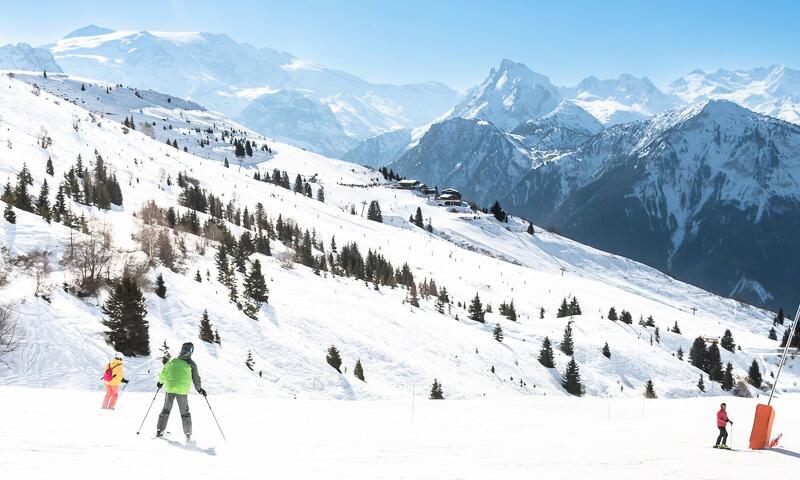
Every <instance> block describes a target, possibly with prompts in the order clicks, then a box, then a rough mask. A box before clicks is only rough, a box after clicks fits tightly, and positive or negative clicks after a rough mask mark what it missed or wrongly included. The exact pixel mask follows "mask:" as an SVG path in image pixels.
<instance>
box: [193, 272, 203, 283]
mask: <svg viewBox="0 0 800 480" xmlns="http://www.w3.org/2000/svg"><path fill="white" fill-rule="evenodd" d="M194 281H195V282H197V283H203V277H201V276H200V270H198V271H197V272H195V274H194Z"/></svg>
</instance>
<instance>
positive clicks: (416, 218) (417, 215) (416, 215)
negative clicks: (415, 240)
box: [413, 207, 425, 228]
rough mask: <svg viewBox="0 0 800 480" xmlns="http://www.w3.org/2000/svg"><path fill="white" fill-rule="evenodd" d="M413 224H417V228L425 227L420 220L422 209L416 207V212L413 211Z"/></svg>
mask: <svg viewBox="0 0 800 480" xmlns="http://www.w3.org/2000/svg"><path fill="white" fill-rule="evenodd" d="M413 223H414V225H416V226H418V227H419V228H425V224H424V223H423V220H422V209H421V208H419V207H417V211H416V213H414V222H413Z"/></svg>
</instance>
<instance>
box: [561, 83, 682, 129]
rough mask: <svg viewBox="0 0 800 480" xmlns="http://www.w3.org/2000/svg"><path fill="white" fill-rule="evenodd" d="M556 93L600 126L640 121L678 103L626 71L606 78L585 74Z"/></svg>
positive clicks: (675, 99)
mask: <svg viewBox="0 0 800 480" xmlns="http://www.w3.org/2000/svg"><path fill="white" fill-rule="evenodd" d="M560 93H561V95H563V96H564V97H566V98H569V99H570V100H572V102H574V103H575V104H577V105H579V106H581V107H583V109H585V110H586V111H588V112H589V113H591V114H592V115H593V116H594V117H595V118H597V119H599V120H600V121H601V122H602V123H603V124H604V125H616V124H619V123H627V122H632V121H635V120H641V119H643V118H647V117H651V116H653V115H655V114H657V113H661V112H663V111H664V110H669V109H671V108H675V107H677V106H680V105H682V102H681V100H680V99H679V98H677V97H674V96H671V95H667V94H665V93H664V92H662V91H661V90H659V89H658V87H656V86H655V85H653V83H652V82H651V81H650V79H648V78H647V77H643V78H636V77H634V76H632V75H628V74H622V75H620V76H619V77H618V78H613V79H606V80H600V79H598V78H596V77H593V76H592V77H587V78H585V79H583V80H581V82H580V83H579V84H578V85H576V86H574V87H564V88H561V89H560Z"/></svg>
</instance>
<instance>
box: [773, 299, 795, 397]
mask: <svg viewBox="0 0 800 480" xmlns="http://www.w3.org/2000/svg"><path fill="white" fill-rule="evenodd" d="M798 319H800V306H798V307H797V313H795V314H794V321H793V322H792V329H791V330H790V331H789V338H787V339H786V346H785V347H783V356H782V357H781V364H780V365H779V366H778V373H777V374H776V375H775V382H773V384H772V391H771V392H769V400H768V401H767V405H770V404H771V403H772V396H773V395H775V389H776V388H777V387H778V377H780V376H781V370H783V364H784V363H786V355H788V354H789V345H791V344H792V339H793V338H794V332H795V330H796V329H797V320H798Z"/></svg>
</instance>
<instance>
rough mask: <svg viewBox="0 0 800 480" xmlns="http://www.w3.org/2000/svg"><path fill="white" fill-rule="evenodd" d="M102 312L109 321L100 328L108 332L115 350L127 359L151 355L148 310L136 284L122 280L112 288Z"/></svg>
mask: <svg viewBox="0 0 800 480" xmlns="http://www.w3.org/2000/svg"><path fill="white" fill-rule="evenodd" d="M102 311H103V314H105V315H106V316H107V317H108V318H107V319H106V320H104V321H103V325H105V326H106V327H107V328H108V339H109V341H110V342H111V345H112V346H113V347H114V349H116V350H117V351H119V352H122V353H123V354H124V355H127V356H137V355H150V332H149V330H150V328H149V324H148V322H147V318H146V316H147V309H146V308H145V301H144V295H142V291H141V290H140V289H139V287H138V286H137V285H136V280H134V279H133V278H132V277H129V276H127V275H126V276H123V277H122V279H121V280H119V281H118V282H117V283H116V284H115V285H114V288H113V290H112V292H111V295H110V296H109V298H108V300H107V301H106V303H105V304H104V305H103V308H102Z"/></svg>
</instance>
